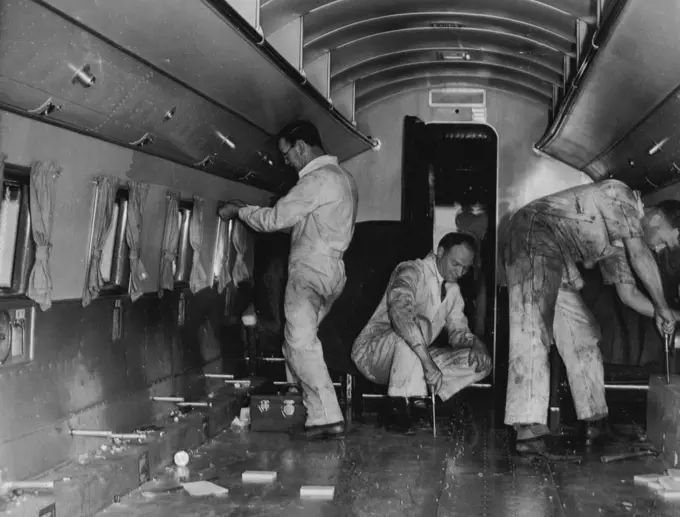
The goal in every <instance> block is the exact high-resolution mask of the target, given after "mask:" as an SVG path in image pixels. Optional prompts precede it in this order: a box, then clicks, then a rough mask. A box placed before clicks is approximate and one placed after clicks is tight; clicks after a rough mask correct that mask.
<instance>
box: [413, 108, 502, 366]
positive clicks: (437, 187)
mask: <svg viewBox="0 0 680 517" xmlns="http://www.w3.org/2000/svg"><path fill="white" fill-rule="evenodd" d="M403 148H404V155H403V168H402V171H403V172H402V174H403V183H402V220H404V221H405V222H409V223H411V224H412V225H414V226H415V227H416V228H417V231H416V233H415V235H417V236H418V237H417V238H416V241H417V243H416V245H417V246H418V249H419V254H420V255H421V256H424V255H426V254H427V253H429V252H430V251H432V250H433V249H436V246H437V244H438V242H439V240H440V239H441V237H443V236H444V235H445V234H446V233H449V232H452V231H460V232H465V233H470V234H471V235H473V236H474V237H475V239H476V240H477V242H478V250H477V251H478V263H477V264H476V266H477V267H475V268H474V270H473V271H471V272H469V273H468V274H467V275H466V276H465V277H464V278H463V279H462V280H461V282H460V286H461V291H462V292H463V297H464V298H465V306H466V315H467V317H468V320H469V326H470V329H471V330H472V331H473V332H475V333H476V334H477V335H478V337H480V338H481V339H482V340H483V341H484V342H485V343H486V344H487V347H488V349H489V351H490V353H491V354H492V355H493V358H494V370H495V363H496V346H495V334H496V332H495V327H496V321H495V319H496V318H495V315H496V310H495V308H496V247H497V244H496V240H497V239H496V205H497V191H498V188H497V185H498V137H497V135H496V132H495V131H494V129H493V128H492V127H491V126H489V125H487V124H480V123H429V124H425V123H424V122H422V121H421V120H420V119H418V118H416V117H406V118H405V120H404V142H403Z"/></svg>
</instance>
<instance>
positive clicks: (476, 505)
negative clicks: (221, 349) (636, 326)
mask: <svg viewBox="0 0 680 517" xmlns="http://www.w3.org/2000/svg"><path fill="white" fill-rule="evenodd" d="M474 407H477V408H479V407H485V406H484V405H477V404H475V405H474ZM486 407H488V405H487V406H486ZM621 415H622V413H619V414H618V416H619V417H621ZM624 416H625V415H624ZM475 421H476V426H474V427H473V428H471V427H470V426H462V425H458V426H457V430H458V431H457V432H456V433H455V434H454V436H449V437H438V438H436V439H435V438H433V437H432V436H431V435H430V434H427V433H426V432H422V433H421V434H418V435H416V436H413V437H404V436H397V435H392V434H389V433H387V432H385V431H384V430H382V429H378V428H376V427H375V426H374V425H371V424H361V425H357V426H356V430H355V432H354V433H352V434H350V435H348V436H347V438H346V439H345V440H343V441H333V442H322V443H311V444H310V443H305V442H298V441H294V440H291V439H290V438H289V437H288V436H287V435H284V434H272V433H254V432H253V433H250V432H247V431H234V430H229V431H227V432H225V433H223V434H222V435H220V436H219V437H218V438H217V439H216V440H214V441H213V442H212V443H210V444H208V445H206V446H205V447H203V448H201V449H200V450H199V451H198V452H197V454H196V455H194V456H193V457H192V458H191V461H190V463H189V467H190V472H191V478H192V479H213V482H214V483H216V484H218V485H221V486H224V487H226V488H228V489H229V494H228V495H226V496H222V497H204V498H199V497H192V496H190V495H188V494H187V493H185V492H184V491H182V490H178V491H173V492H165V493H163V492H158V493H150V492H148V491H147V492H143V491H142V490H137V491H136V492H134V493H133V494H131V495H130V496H129V497H127V498H124V499H123V500H122V502H120V503H117V504H114V505H112V506H111V507H109V508H108V509H106V510H105V511H103V512H101V513H100V514H99V517H112V516H123V515H125V516H138V517H142V516H149V517H151V516H154V517H156V516H158V517H160V516H163V517H167V516H170V515H182V516H195V517H215V516H234V517H236V516H263V517H268V516H276V517H303V516H304V517H340V516H342V517H345V516H352V517H369V516H370V517H381V516H399V517H401V516H404V517H406V516H408V517H415V516H422V517H445V516H446V517H449V516H450V517H457V516H462V517H477V516H480V517H481V516H488V517H506V516H508V517H509V516H513V517H515V516H519V517H548V516H563V517H571V516H580V515H583V516H589V517H591V516H603V517H605V516H606V517H613V516H627V517H634V516H658V517H666V516H675V515H677V516H680V502H675V503H666V502H664V501H662V500H660V499H659V498H657V497H656V496H655V495H654V494H652V493H651V492H650V491H649V490H648V489H646V488H644V487H639V486H635V485H634V484H633V475H634V474H640V473H655V472H659V473H660V472H662V471H663V470H664V466H663V465H662V463H661V462H659V461H657V460H655V459H653V458H641V459H633V460H627V461H619V462H615V463H610V464H603V463H601V462H600V455H601V454H602V453H603V452H607V453H609V452H617V451H620V452H625V451H627V449H628V448H627V446H624V445H612V446H608V448H607V449H599V450H590V451H587V450H579V451H578V452H579V454H584V461H583V462H582V463H581V464H580V465H574V464H549V463H548V462H547V461H545V460H540V461H533V462H531V461H528V460H526V459H521V458H517V457H516V456H515V455H514V454H513V453H511V452H510V451H512V450H513V447H512V445H513V444H512V443H511V440H510V436H509V433H508V432H507V430H506V429H505V428H503V427H502V426H494V425H493V418H492V417H491V416H490V415H488V414H486V413H485V412H483V411H481V410H480V411H477V414H476V418H475ZM245 470H261V471H276V472H277V473H278V479H277V481H276V483H274V484H271V485H249V484H244V483H242V481H241V474H242V472H243V471H245ZM306 485H315V486H334V487H335V496H334V498H333V500H332V501H313V500H302V499H300V497H299V491H300V487H301V486H306Z"/></svg>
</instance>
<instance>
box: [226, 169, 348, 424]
mask: <svg viewBox="0 0 680 517" xmlns="http://www.w3.org/2000/svg"><path fill="white" fill-rule="evenodd" d="M299 176H300V179H299V181H298V182H297V183H296V184H295V186H294V187H293V188H292V189H291V190H290V192H289V193H288V194H287V195H286V196H284V197H282V198H281V199H280V200H279V201H278V202H277V203H276V205H275V206H274V207H273V208H260V207H253V206H246V207H243V208H240V209H239V212H238V215H239V218H240V219H241V220H242V221H243V222H245V223H246V224H248V225H249V226H250V227H252V228H253V229H254V230H257V231H260V232H274V231H277V230H282V229H285V228H291V227H292V229H293V230H292V236H291V251H290V258H289V261H288V283H287V284H286V292H285V301H284V314H285V317H286V324H285V328H284V337H285V343H284V347H283V354H284V357H285V359H286V363H287V366H288V368H289V369H290V371H291V372H292V374H293V375H294V377H296V378H297V379H298V380H299V381H300V384H301V386H302V392H303V400H304V404H305V406H306V407H307V422H306V425H307V426H308V427H309V426H317V425H325V424H332V423H336V422H342V421H343V416H342V411H341V410H340V406H339V404H338V400H337V397H336V395H335V390H334V388H333V383H332V382H331V378H330V375H329V374H328V368H327V367H326V363H325V362H324V358H323V350H322V348H321V341H319V338H318V337H317V330H318V327H319V324H320V323H321V321H322V320H323V318H324V317H325V316H326V314H327V313H328V311H329V310H330V308H331V306H332V305H333V302H335V300H336V299H337V298H338V297H339V296H340V294H341V293H342V291H343V289H344V288H345V281H346V276H345V263H344V262H343V259H342V257H343V254H344V252H345V250H346V249H347V247H348V246H349V243H350V241H351V240H352V236H353V234H354V223H355V220H356V214H357V204H358V194H357V186H356V183H355V181H354V178H353V177H352V176H351V175H350V174H349V173H348V172H346V171H345V170H344V169H342V168H341V167H340V166H339V165H338V160H337V158H336V157H334V156H328V155H324V156H320V157H318V158H315V159H314V160H312V161H311V162H309V163H308V164H307V166H305V167H304V168H303V169H302V170H301V171H300V173H299Z"/></svg>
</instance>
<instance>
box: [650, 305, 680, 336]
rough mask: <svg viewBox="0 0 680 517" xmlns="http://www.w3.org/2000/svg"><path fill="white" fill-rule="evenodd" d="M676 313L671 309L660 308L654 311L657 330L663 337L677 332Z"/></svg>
mask: <svg viewBox="0 0 680 517" xmlns="http://www.w3.org/2000/svg"><path fill="white" fill-rule="evenodd" d="M675 316H676V315H675V313H674V312H673V311H672V310H671V309H668V308H666V309H659V310H657V311H656V312H655V313H654V323H655V325H656V330H658V331H659V334H660V335H661V337H662V338H664V339H665V338H666V336H667V335H669V334H671V335H673V333H674V332H675Z"/></svg>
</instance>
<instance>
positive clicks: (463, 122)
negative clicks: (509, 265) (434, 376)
mask: <svg viewBox="0 0 680 517" xmlns="http://www.w3.org/2000/svg"><path fill="white" fill-rule="evenodd" d="M430 109H431V110H437V111H438V110H442V109H444V108H433V107H431V108H430ZM430 124H447V125H454V124H455V125H461V126H463V125H467V126H486V127H488V128H489V129H491V131H493V134H494V135H496V210H495V212H496V213H495V215H496V217H495V219H496V221H495V230H494V243H493V247H494V257H495V259H496V264H495V266H494V273H495V274H494V280H493V284H494V293H496V294H495V295H494V297H493V313H494V317H493V347H492V348H493V358H492V361H491V362H492V369H493V371H492V373H491V384H486V383H477V382H476V383H474V384H473V385H472V386H473V387H476V388H484V389H489V388H493V387H494V386H495V385H496V382H497V380H498V373H497V368H496V359H497V358H498V355H497V345H496V342H497V341H498V332H497V330H498V329H497V327H498V285H499V282H498V262H499V261H498V224H499V222H500V219H499V217H498V188H499V181H498V179H499V177H500V158H501V145H500V136H499V135H498V131H496V128H495V127H493V126H492V125H491V124H489V123H488V122H473V121H469V120H453V121H448V120H432V121H430V122H425V125H426V126H429V125H430Z"/></svg>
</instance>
